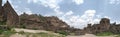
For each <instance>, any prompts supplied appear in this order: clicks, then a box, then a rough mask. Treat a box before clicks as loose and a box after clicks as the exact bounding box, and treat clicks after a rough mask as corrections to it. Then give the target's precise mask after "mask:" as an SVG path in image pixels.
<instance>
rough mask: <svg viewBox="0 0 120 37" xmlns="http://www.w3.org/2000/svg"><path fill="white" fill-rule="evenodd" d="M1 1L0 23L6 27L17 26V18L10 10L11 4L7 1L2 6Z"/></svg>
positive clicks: (11, 9)
mask: <svg viewBox="0 0 120 37" xmlns="http://www.w3.org/2000/svg"><path fill="white" fill-rule="evenodd" d="M1 2H2V0H0V21H1V22H5V24H6V25H8V26H15V25H19V16H18V15H17V13H16V12H15V10H14V9H13V8H12V6H11V4H10V3H9V2H8V1H7V2H6V3H5V4H4V6H2V3H1Z"/></svg>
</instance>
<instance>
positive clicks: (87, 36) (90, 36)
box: [67, 34, 115, 37]
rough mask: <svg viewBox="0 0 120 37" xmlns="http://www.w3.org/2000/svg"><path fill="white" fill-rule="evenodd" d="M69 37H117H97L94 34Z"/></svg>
mask: <svg viewBox="0 0 120 37" xmlns="http://www.w3.org/2000/svg"><path fill="white" fill-rule="evenodd" d="M67 37H115V36H95V35H93V34H85V35H81V36H67Z"/></svg>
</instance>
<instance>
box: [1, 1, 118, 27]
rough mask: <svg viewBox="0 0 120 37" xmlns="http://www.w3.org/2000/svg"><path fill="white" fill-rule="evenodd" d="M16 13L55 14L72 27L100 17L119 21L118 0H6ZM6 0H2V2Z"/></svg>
mask: <svg viewBox="0 0 120 37" xmlns="http://www.w3.org/2000/svg"><path fill="white" fill-rule="evenodd" d="M8 1H9V2H10V3H11V5H12V7H13V8H14V9H15V11H16V12H17V14H18V15H21V14H23V13H24V12H25V13H27V14H29V15H30V14H41V15H43V16H57V17H58V18H59V19H60V20H63V21H64V22H66V23H67V24H68V25H70V26H71V27H74V28H80V29H83V28H84V27H86V26H87V24H88V23H91V24H98V23H99V21H100V19H101V18H109V19H110V20H111V23H114V22H116V23H117V24H118V23H120V19H119V18H120V15H119V14H120V0H8ZM5 2H6V0H3V4H4V3H5Z"/></svg>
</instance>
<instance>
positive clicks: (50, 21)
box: [20, 13, 70, 32]
mask: <svg viewBox="0 0 120 37" xmlns="http://www.w3.org/2000/svg"><path fill="white" fill-rule="evenodd" d="M20 25H21V26H22V27H23V26H25V28H28V29H42V30H50V31H55V32H57V31H60V30H61V31H62V30H63V31H65V30H68V28H70V27H69V25H67V24H66V23H65V22H63V21H62V20H60V19H58V18H57V17H55V16H51V17H44V16H42V15H37V14H32V15H28V14H25V13H24V14H22V15H20Z"/></svg>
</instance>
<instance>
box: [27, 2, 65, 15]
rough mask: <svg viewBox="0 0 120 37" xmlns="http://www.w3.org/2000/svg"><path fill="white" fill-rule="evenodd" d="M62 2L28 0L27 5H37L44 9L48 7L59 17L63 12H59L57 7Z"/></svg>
mask: <svg viewBox="0 0 120 37" xmlns="http://www.w3.org/2000/svg"><path fill="white" fill-rule="evenodd" d="M61 1H62V0H28V3H31V2H33V3H37V4H41V5H43V6H45V7H49V8H51V9H53V10H54V11H55V13H56V15H61V14H63V12H61V11H60V10H59V8H60V6H59V5H58V4H59V3H60V2H61Z"/></svg>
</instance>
